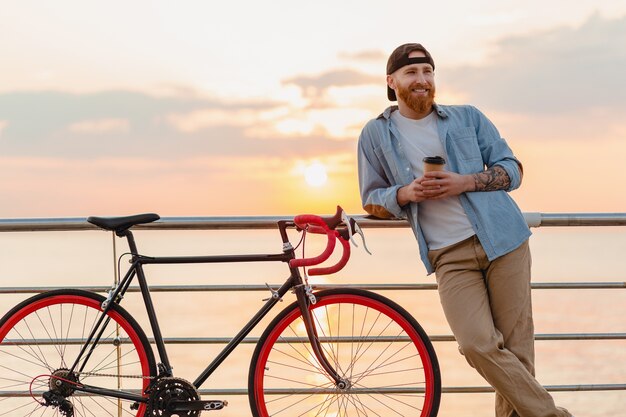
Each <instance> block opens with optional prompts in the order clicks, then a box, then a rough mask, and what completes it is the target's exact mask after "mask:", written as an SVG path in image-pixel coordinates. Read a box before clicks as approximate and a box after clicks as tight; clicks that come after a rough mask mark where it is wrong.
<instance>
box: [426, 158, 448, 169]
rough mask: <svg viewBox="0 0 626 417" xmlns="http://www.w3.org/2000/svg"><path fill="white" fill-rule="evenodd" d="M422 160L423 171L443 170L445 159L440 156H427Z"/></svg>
mask: <svg viewBox="0 0 626 417" xmlns="http://www.w3.org/2000/svg"><path fill="white" fill-rule="evenodd" d="M423 161H424V173H427V172H431V171H443V166H444V165H445V164H446V160H445V159H443V158H442V157H440V156H427V157H426V158H424V159H423Z"/></svg>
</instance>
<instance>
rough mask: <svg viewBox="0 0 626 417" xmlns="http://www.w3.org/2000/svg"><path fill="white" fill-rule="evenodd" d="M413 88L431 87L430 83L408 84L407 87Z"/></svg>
mask: <svg viewBox="0 0 626 417" xmlns="http://www.w3.org/2000/svg"><path fill="white" fill-rule="evenodd" d="M415 88H423V89H424V90H430V89H432V88H433V86H432V84H430V83H413V84H411V85H410V86H409V89H411V90H413V89H415Z"/></svg>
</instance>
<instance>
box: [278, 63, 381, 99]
mask: <svg viewBox="0 0 626 417" xmlns="http://www.w3.org/2000/svg"><path fill="white" fill-rule="evenodd" d="M381 82H384V79H382V78H381V77H376V76H373V75H369V74H365V73H362V72H359V71H356V70H353V69H337V70H332V71H328V72H325V73H323V74H320V75H314V76H306V75H301V76H297V77H293V78H289V79H286V80H284V81H283V84H284V85H289V84H294V85H296V86H298V87H300V88H301V89H302V91H303V93H304V95H305V96H308V97H315V96H321V95H322V94H324V92H325V91H326V90H328V89H329V88H331V87H353V86H361V85H369V84H380V83H381Z"/></svg>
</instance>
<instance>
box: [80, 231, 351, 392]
mask: <svg viewBox="0 0 626 417" xmlns="http://www.w3.org/2000/svg"><path fill="white" fill-rule="evenodd" d="M294 225H295V224H294V223H293V222H291V221H279V222H278V227H279V231H280V234H281V238H282V241H283V253H280V254H250V255H211V256H173V257H171V256H170V257H148V256H144V255H140V254H139V252H138V250H137V246H136V244H135V239H134V236H133V234H132V232H131V231H130V230H126V231H124V232H123V233H121V234H118V236H120V237H126V239H127V241H128V246H129V249H130V252H131V254H132V259H131V266H130V267H129V269H128V271H127V273H126V275H125V276H124V278H123V279H122V280H121V281H120V282H119V284H118V285H117V286H116V287H115V288H114V289H112V290H111V291H110V292H109V295H108V297H107V299H106V301H104V302H103V305H102V307H103V313H102V315H101V316H100V318H99V320H98V322H97V324H96V325H95V326H94V329H93V330H92V332H91V334H90V335H89V337H88V338H87V341H86V342H85V344H84V345H83V347H82V349H81V351H80V353H79V355H78V357H77V358H76V360H75V362H74V364H73V365H72V366H71V368H70V371H69V372H70V373H71V372H74V371H75V370H76V368H77V367H78V366H79V363H80V361H81V360H82V361H83V365H82V366H81V367H80V369H78V371H79V372H80V371H81V370H82V369H83V368H84V366H85V365H86V363H87V361H88V360H89V357H90V354H91V350H93V348H94V347H95V346H96V344H97V343H98V342H99V340H100V338H101V336H102V331H103V330H101V331H100V333H99V334H97V333H98V329H99V328H101V327H102V329H104V326H101V324H102V323H103V322H104V321H105V320H108V319H107V315H106V314H107V312H108V311H109V310H110V309H111V308H112V304H113V303H119V302H120V301H121V299H122V298H123V296H124V294H125V293H126V291H127V290H128V288H129V286H130V283H131V282H132V280H133V279H134V278H135V276H136V278H137V281H138V283H139V288H140V291H141V294H142V299H143V301H144V305H145V307H146V312H147V314H148V319H149V321H150V326H151V329H152V333H153V335H154V340H155V344H156V347H157V351H158V354H159V358H160V363H159V376H172V366H171V364H170V362H169V359H168V356H167V351H166V348H165V342H164V341H163V336H162V334H161V330H160V327H159V323H158V320H157V316H156V312H155V309H154V305H153V303H152V297H151V295H150V290H149V288H148V283H147V280H146V275H145V273H144V271H143V265H151V264H191V263H239V262H286V263H287V264H289V261H290V260H292V259H294V258H295V249H294V248H293V246H292V245H291V243H290V241H289V238H288V236H287V231H286V229H287V228H288V227H293V226H294ZM289 269H290V272H291V273H290V276H289V278H287V280H286V281H285V282H284V283H283V285H282V286H281V287H280V288H279V289H277V290H273V289H270V290H271V291H272V296H271V297H270V298H269V299H268V300H267V301H266V302H265V304H264V305H263V306H262V307H261V308H260V309H259V310H258V311H257V313H256V314H255V315H254V316H253V317H252V318H251V319H250V320H249V321H248V323H247V324H246V325H245V326H244V327H243V328H242V329H241V330H240V331H239V333H237V335H235V336H234V337H233V338H232V340H231V341H230V342H229V343H228V344H227V345H226V346H225V347H224V348H223V349H222V351H221V352H220V353H219V354H218V355H217V356H216V357H215V358H214V359H213V361H212V362H211V363H210V364H209V365H208V366H207V367H206V369H205V370H204V371H203V372H202V373H201V374H200V375H199V376H198V377H197V378H196V380H195V381H194V382H193V385H194V386H195V387H196V388H199V387H200V386H201V385H202V384H203V383H204V382H205V381H206V380H207V379H208V378H209V377H210V376H211V374H212V373H213V372H214V371H215V370H216V369H217V368H218V367H219V366H220V364H221V363H222V362H223V361H224V360H225V359H226V358H227V357H228V356H229V355H230V354H231V353H232V351H233V350H234V349H235V348H236V347H237V346H238V345H239V344H240V343H241V342H242V341H243V339H244V338H245V337H246V336H247V335H248V334H249V333H250V332H251V331H252V329H254V328H255V327H256V325H257V324H259V322H260V321H261V320H262V319H263V318H264V317H265V316H266V315H267V313H268V312H269V311H270V310H271V309H272V308H273V307H274V306H275V305H276V303H278V301H279V300H281V299H282V297H283V296H284V295H285V294H286V293H287V292H288V291H289V290H290V289H292V288H293V289H294V292H295V294H296V299H297V302H298V305H299V307H300V310H301V313H302V317H303V319H304V323H305V326H306V330H307V335H308V338H309V341H310V343H311V347H312V349H313V352H314V353H315V355H316V356H317V359H318V361H319V363H320V364H321V366H322V367H323V368H324V370H325V371H326V372H327V373H328V374H329V375H330V376H331V378H333V379H334V380H335V382H336V383H337V384H338V385H339V386H340V385H341V384H342V383H343V380H342V379H341V378H340V376H339V375H338V374H337V372H336V371H335V369H334V368H333V367H332V365H331V364H330V362H329V360H328V359H327V358H326V355H325V354H324V352H323V350H322V347H321V345H320V342H319V339H318V337H317V331H316V328H315V324H314V322H313V319H312V318H311V315H310V311H309V303H310V302H311V301H310V299H309V295H308V293H307V288H305V283H304V281H303V279H302V276H301V275H300V271H299V270H298V268H297V267H291V266H290V267H289ZM90 346H91V350H89V347H90ZM83 357H84V359H83ZM75 389H76V390H77V391H84V392H88V393H94V394H99V395H106V396H110V397H116V398H123V399H127V400H132V401H138V402H145V401H146V399H145V398H144V397H142V396H141V395H135V394H132V393H128V392H122V391H115V390H109V389H104V388H99V387H94V386H87V385H81V386H76V387H75Z"/></svg>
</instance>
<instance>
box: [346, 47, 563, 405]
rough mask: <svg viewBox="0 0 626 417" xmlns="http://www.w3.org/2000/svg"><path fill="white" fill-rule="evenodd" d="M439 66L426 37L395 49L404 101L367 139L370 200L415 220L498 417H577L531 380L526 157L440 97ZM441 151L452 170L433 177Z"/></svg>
mask: <svg viewBox="0 0 626 417" xmlns="http://www.w3.org/2000/svg"><path fill="white" fill-rule="evenodd" d="M434 70H435V63H434V61H433V59H432V56H431V55H430V53H429V52H428V51H427V50H426V49H425V48H424V47H423V46H422V45H420V44H415V43H411V44H405V45H401V46H399V47H398V48H396V50H395V51H393V53H392V54H391V56H390V57H389V60H388V62H387V97H388V98H389V100H390V101H395V100H397V101H398V106H392V107H389V108H388V109H386V110H385V111H384V112H383V113H382V114H381V115H380V116H378V118H376V119H374V120H371V121H370V122H369V123H368V124H367V125H366V126H365V127H364V129H363V132H362V133H361V136H360V138H359V151H358V159H359V186H360V189H361V199H362V203H363V208H364V209H365V210H366V211H367V212H368V213H370V214H372V215H374V216H376V217H380V218H391V217H405V218H407V220H408V221H409V223H410V224H411V227H412V229H413V232H414V234H415V236H416V238H417V240H418V242H419V248H420V254H421V258H422V261H423V262H424V264H425V266H426V269H427V271H428V273H429V274H430V273H432V272H435V276H436V279H437V283H438V287H439V296H440V299H441V304H442V307H443V310H444V313H445V315H446V318H447V320H448V323H449V324H450V327H451V329H452V331H453V333H454V335H455V337H456V339H457V342H458V344H459V350H460V351H461V353H462V354H463V355H465V358H466V360H467V361H468V363H469V364H470V365H471V366H472V367H474V368H475V369H476V370H477V371H478V372H479V373H480V374H481V375H482V376H483V377H484V378H485V379H486V380H487V381H488V382H489V383H490V384H491V385H492V386H493V387H494V388H495V390H496V416H497V417H518V416H520V417H570V416H571V414H570V413H569V412H568V411H567V410H565V409H562V408H558V407H556V406H555V404H554V401H553V399H552V397H551V396H550V395H549V394H548V392H547V391H546V390H545V389H544V388H543V387H542V386H541V385H540V384H539V383H538V382H537V381H536V380H535V378H534V328H533V320H532V307H531V294H530V293H531V291H530V265H531V258H530V251H529V248H528V238H529V236H530V230H529V229H528V226H527V224H526V222H525V220H524V217H523V215H522V213H521V211H520V209H519V208H518V207H517V205H516V204H515V202H514V201H513V200H512V199H511V197H510V196H509V194H508V192H509V191H512V190H514V189H516V188H517V187H519V186H520V183H521V181H522V175H523V168H522V164H521V163H520V162H519V161H518V160H517V159H516V158H515V156H513V153H512V151H511V149H510V148H509V147H508V145H507V144H506V142H505V141H504V139H502V138H501V137H500V134H499V133H498V130H497V129H496V128H495V126H494V125H493V124H492V123H491V122H490V121H489V120H488V119H487V118H486V117H485V116H484V115H483V114H482V113H481V112H480V111H478V110H477V109H476V108H474V107H471V106H443V105H439V104H435V102H434V97H435V80H434ZM433 156H442V157H444V159H445V161H446V165H445V169H443V170H438V171H433V172H427V173H424V168H423V163H422V160H423V158H425V157H433Z"/></svg>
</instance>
